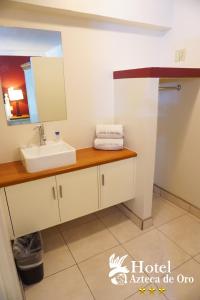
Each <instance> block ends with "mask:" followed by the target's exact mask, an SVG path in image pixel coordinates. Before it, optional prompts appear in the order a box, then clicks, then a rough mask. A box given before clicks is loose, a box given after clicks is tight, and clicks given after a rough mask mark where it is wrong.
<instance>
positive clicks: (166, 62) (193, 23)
mask: <svg viewBox="0 0 200 300" xmlns="http://www.w3.org/2000/svg"><path fill="white" fill-rule="evenodd" d="M173 11H174V18H173V23H172V30H170V31H169V32H168V33H167V34H166V36H165V37H164V38H163V43H162V49H161V65H162V66H176V67H196V68H198V67H199V66H200V22H199V16H200V1H199V0H174V8H173ZM183 48H185V49H186V59H185V61H184V62H181V63H176V62H175V51H176V50H177V49H183Z"/></svg>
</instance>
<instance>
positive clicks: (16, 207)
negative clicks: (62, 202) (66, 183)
mask: <svg viewBox="0 0 200 300" xmlns="http://www.w3.org/2000/svg"><path fill="white" fill-rule="evenodd" d="M5 191H6V196H7V201H8V206H9V211H10V216H11V220H12V225H13V229H14V234H15V237H18V236H21V235H24V234H28V233H31V232H34V231H38V230H42V229H44V228H47V227H51V226H54V225H56V224H58V223H60V218H59V209H58V199H57V192H56V181H55V177H48V178H44V179H40V180H35V181H29V182H26V183H21V184H17V185H13V186H9V187H6V188H5Z"/></svg>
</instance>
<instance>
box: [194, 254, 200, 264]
mask: <svg viewBox="0 0 200 300" xmlns="http://www.w3.org/2000/svg"><path fill="white" fill-rule="evenodd" d="M193 258H194V259H195V260H196V261H197V262H198V263H200V254H198V255H196V256H194V257H193Z"/></svg>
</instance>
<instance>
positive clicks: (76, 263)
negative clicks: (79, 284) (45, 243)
mask: <svg viewBox="0 0 200 300" xmlns="http://www.w3.org/2000/svg"><path fill="white" fill-rule="evenodd" d="M60 235H61V236H62V239H63V241H64V243H65V244H66V241H65V239H64V236H63V234H62V233H61V232H60ZM66 246H67V248H68V250H69V252H70V254H71V256H72V258H73V260H74V261H75V266H77V268H78V269H79V272H80V273H81V276H82V278H83V280H84V282H85V283H86V285H87V287H88V289H89V291H90V293H91V295H92V297H93V299H94V300H95V297H94V295H93V293H92V291H91V289H90V286H89V284H88V282H87V281H86V279H85V277H84V275H83V273H82V271H81V269H80V267H79V265H78V262H77V261H76V259H75V257H74V255H73V252H72V251H71V249H70V248H69V246H68V245H67V244H66Z"/></svg>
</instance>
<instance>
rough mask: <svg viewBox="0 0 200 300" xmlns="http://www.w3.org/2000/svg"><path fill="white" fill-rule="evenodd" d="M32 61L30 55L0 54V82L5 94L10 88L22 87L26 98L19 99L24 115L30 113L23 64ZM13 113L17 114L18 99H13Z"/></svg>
mask: <svg viewBox="0 0 200 300" xmlns="http://www.w3.org/2000/svg"><path fill="white" fill-rule="evenodd" d="M27 62H30V56H0V82H1V87H2V92H3V95H4V94H5V93H8V88H10V87H13V88H14V89H17V90H18V89H21V90H22V93H23V97H24V99H23V100H21V101H18V103H19V108H20V112H21V114H22V115H29V110H28V99H27V92H26V84H25V77H24V71H23V69H22V67H21V65H22V64H24V63H27ZM10 104H11V105H12V107H13V111H12V114H13V116H15V115H16V114H17V109H16V101H11V102H10Z"/></svg>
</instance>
